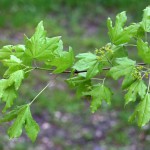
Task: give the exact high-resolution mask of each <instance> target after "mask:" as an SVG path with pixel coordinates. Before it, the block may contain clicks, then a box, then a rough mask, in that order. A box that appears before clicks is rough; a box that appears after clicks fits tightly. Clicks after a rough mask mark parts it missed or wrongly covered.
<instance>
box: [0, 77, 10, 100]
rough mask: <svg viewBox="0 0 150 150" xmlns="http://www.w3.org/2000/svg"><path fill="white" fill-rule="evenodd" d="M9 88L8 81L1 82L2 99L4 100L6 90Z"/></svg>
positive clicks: (0, 94)
mask: <svg viewBox="0 0 150 150" xmlns="http://www.w3.org/2000/svg"><path fill="white" fill-rule="evenodd" d="M7 87H8V80H6V79H1V80H0V98H2V96H3V94H4V91H5V89H6V88H7Z"/></svg>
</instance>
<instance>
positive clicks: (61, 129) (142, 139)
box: [0, 0, 150, 150]
mask: <svg viewBox="0 0 150 150" xmlns="http://www.w3.org/2000/svg"><path fill="white" fill-rule="evenodd" d="M149 4H150V0H92V1H91V0H27V1H24V0H0V46H1V47H2V46H3V45H6V44H17V43H19V44H21V43H23V36H24V33H25V34H26V35H28V36H31V35H32V34H33V32H34V29H35V26H36V25H37V23H38V22H39V21H41V20H43V21H44V25H45V28H46V30H47V32H48V35H49V36H50V37H53V36H58V35H61V36H62V39H63V41H64V47H65V49H68V46H72V47H73V49H74V51H75V54H77V53H81V52H87V51H94V50H95V48H99V47H101V46H103V45H105V44H106V43H107V42H109V39H108V36H107V27H106V20H107V17H108V16H110V17H112V18H114V17H115V15H116V14H117V13H118V12H121V11H124V10H125V11H127V15H128V21H129V22H132V21H134V22H136V21H140V20H141V17H142V12H143V9H144V8H145V7H146V6H148V5H149ZM2 71H3V68H2V67H1V74H2ZM67 77H68V76H67V75H65V76H64V75H62V76H59V77H58V78H57V80H56V83H55V84H54V85H53V86H51V87H50V88H49V89H47V90H46V91H45V92H44V93H43V94H42V95H41V96H40V97H39V98H38V101H36V103H35V104H34V105H33V106H32V113H33V115H34V118H35V119H36V120H37V122H38V123H39V125H40V127H41V131H40V134H39V136H38V138H37V141H36V142H35V143H31V142H30V141H29V140H28V139H27V138H26V135H24V134H23V135H22V136H21V138H19V139H15V140H9V139H8V136H7V135H6V129H7V127H8V126H9V125H8V124H6V125H1V126H0V131H1V134H0V150H33V149H36V150H149V147H150V127H149V125H147V126H145V127H144V128H142V129H139V128H138V127H137V126H136V125H135V124H129V123H128V117H129V115H130V114H131V113H132V111H133V107H134V106H132V105H131V106H128V107H126V108H124V99H123V93H122V92H121V91H120V90H119V89H120V88H119V87H118V84H117V83H115V82H110V81H108V84H109V85H110V86H111V87H112V90H114V91H116V92H117V93H116V94H115V95H114V96H113V100H112V106H105V105H104V106H103V107H102V108H100V109H99V111H98V112H97V113H95V114H91V112H90V110H89V101H88V100H84V99H79V98H77V97H76V96H75V91H74V90H71V89H69V88H68V86H67V85H66V83H65V82H64V80H65V79H66V78H67ZM50 79H51V75H50V74H49V73H48V72H40V73H39V72H38V71H34V72H33V73H32V74H31V76H30V77H29V78H28V79H27V80H26V82H24V84H23V85H22V87H21V89H20V96H19V98H18V99H17V103H18V105H19V104H23V103H26V102H27V101H29V100H31V99H33V97H34V96H35V95H36V94H37V93H38V91H40V89H42V87H44V86H45V84H46V83H47V82H48V80H50ZM1 105H2V104H1ZM1 108H2V106H1Z"/></svg>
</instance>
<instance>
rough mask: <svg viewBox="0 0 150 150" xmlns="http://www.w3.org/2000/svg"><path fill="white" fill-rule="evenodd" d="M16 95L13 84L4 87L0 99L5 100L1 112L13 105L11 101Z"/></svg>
mask: <svg viewBox="0 0 150 150" xmlns="http://www.w3.org/2000/svg"><path fill="white" fill-rule="evenodd" d="M16 97H17V95H16V91H15V88H14V86H11V87H8V88H6V89H5V91H4V92H3V95H2V101H3V102H6V105H5V107H4V109H3V112H6V110H7V109H8V108H10V107H11V106H12V105H13V101H14V99H15V98H16Z"/></svg>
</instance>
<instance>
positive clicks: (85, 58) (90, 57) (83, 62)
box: [73, 53, 97, 71]
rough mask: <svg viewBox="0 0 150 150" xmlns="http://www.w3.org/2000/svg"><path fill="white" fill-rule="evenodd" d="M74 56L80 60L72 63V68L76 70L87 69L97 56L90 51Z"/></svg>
mask: <svg viewBox="0 0 150 150" xmlns="http://www.w3.org/2000/svg"><path fill="white" fill-rule="evenodd" d="M76 57H77V58H79V59H80V60H78V61H77V62H76V63H75V64H74V66H73V68H74V69H76V70H78V71H82V70H87V69H89V68H90V67H91V66H92V65H94V64H95V63H96V62H97V56H96V55H94V54H92V53H83V54H79V55H77V56H76Z"/></svg>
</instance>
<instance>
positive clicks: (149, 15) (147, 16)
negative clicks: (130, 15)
mask: <svg viewBox="0 0 150 150" xmlns="http://www.w3.org/2000/svg"><path fill="white" fill-rule="evenodd" d="M141 26H142V27H143V29H144V30H145V32H150V6H148V7H146V8H145V9H144V14H143V19H142V22H141Z"/></svg>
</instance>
